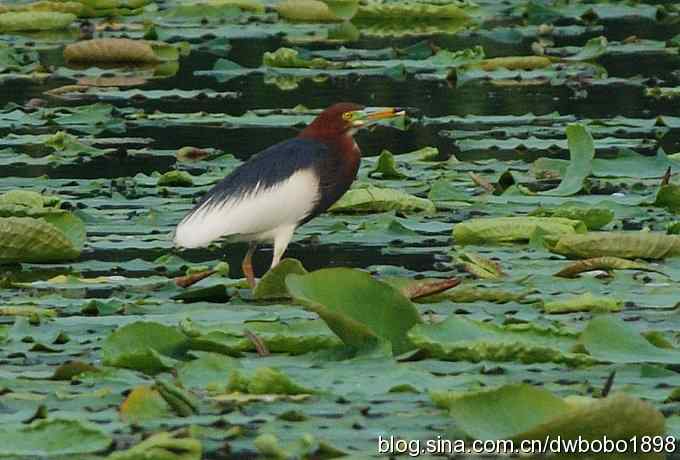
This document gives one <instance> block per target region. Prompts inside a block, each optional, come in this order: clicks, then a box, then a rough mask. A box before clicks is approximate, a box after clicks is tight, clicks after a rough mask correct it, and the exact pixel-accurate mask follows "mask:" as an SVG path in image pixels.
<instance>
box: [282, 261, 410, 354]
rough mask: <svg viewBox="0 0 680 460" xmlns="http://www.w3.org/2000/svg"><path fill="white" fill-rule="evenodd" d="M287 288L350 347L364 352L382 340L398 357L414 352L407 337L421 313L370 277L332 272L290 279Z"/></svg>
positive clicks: (355, 272) (397, 293) (354, 271)
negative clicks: (388, 344) (390, 346)
mask: <svg viewBox="0 0 680 460" xmlns="http://www.w3.org/2000/svg"><path fill="white" fill-rule="evenodd" d="M286 286H287V287H288V292H290V294H291V296H292V297H293V299H294V300H296V301H298V302H301V303H302V304H303V305H305V306H306V307H307V308H309V309H311V310H312V311H314V312H316V313H317V314H318V315H319V316H320V317H321V318H322V319H323V320H324V321H325V322H326V323H327V324H328V327H329V328H330V329H331V330H332V331H333V332H335V333H336V334H337V335H338V337H340V339H341V340H342V341H343V342H344V343H345V344H347V345H350V346H353V347H356V348H363V347H366V346H368V345H371V344H372V343H373V342H376V341H378V340H381V339H382V340H387V341H389V342H390V343H391V345H392V349H393V351H394V353H395V354H400V353H403V352H406V351H409V350H410V349H412V348H413V347H412V345H411V343H410V340H409V339H408V338H407V337H406V333H407V331H408V330H409V329H410V328H411V327H412V326H413V325H414V324H416V323H418V322H420V315H419V314H418V311H417V310H416V309H415V307H414V306H413V304H412V303H411V302H410V301H409V300H408V299H407V298H406V297H404V296H403V295H402V294H401V293H400V292H399V291H397V290H396V289H395V288H393V287H392V286H390V285H388V284H386V283H384V282H382V281H378V280H375V279H373V278H372V277H371V276H370V275H369V274H367V273H363V272H360V271H356V270H350V269H342V268H337V269H332V268H329V269H323V270H318V271H316V272H313V273H310V274H308V275H295V274H293V275H288V277H286Z"/></svg>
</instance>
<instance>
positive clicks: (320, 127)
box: [175, 102, 404, 287]
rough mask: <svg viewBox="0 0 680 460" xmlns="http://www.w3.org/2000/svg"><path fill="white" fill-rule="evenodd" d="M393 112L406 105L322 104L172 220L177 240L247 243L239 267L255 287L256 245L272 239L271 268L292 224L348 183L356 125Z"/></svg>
mask: <svg viewBox="0 0 680 460" xmlns="http://www.w3.org/2000/svg"><path fill="white" fill-rule="evenodd" d="M397 116H404V111H403V110H401V109H397V108H392V107H366V108H364V107H362V106H360V105H357V104H351V103H347V102H343V103H338V104H335V105H333V106H331V107H329V108H327V109H326V110H324V111H323V112H321V114H319V116H317V117H316V119H314V121H312V123H310V125H309V126H307V127H306V128H305V129H304V130H303V131H302V132H301V133H300V134H299V135H298V136H297V137H296V138H294V139H289V140H287V141H283V142H280V143H278V144H276V145H273V146H271V147H269V148H267V149H265V150H263V151H262V152H260V153H258V154H257V155H255V156H254V157H253V158H251V159H250V160H249V161H247V162H246V163H244V164H242V165H241V166H239V167H238V168H236V169H235V170H234V171H233V172H231V174H229V175H228V176H227V177H225V178H224V179H222V180H221V181H220V182H219V183H218V184H217V185H215V186H214V187H213V188H212V189H211V190H210V191H208V193H206V195H205V196H204V197H203V198H202V199H201V200H200V201H199V202H198V203H197V204H196V206H195V207H194V208H193V209H192V210H191V211H190V212H189V214H187V215H186V217H184V219H182V221H181V222H180V223H179V225H178V226H177V229H176V230H175V245H176V246H181V247H185V248H196V247H201V246H207V245H208V244H210V243H211V242H213V241H215V240H218V239H221V238H226V239H227V241H248V242H249V243H250V247H249V248H248V252H247V253H246V255H245V257H244V259H243V263H242V265H241V267H242V269H243V274H244V275H245V277H246V279H247V280H248V284H249V285H250V286H251V287H254V286H255V275H254V273H253V266H252V256H253V253H254V252H255V249H256V247H257V244H258V243H259V242H273V243H274V254H273V256H272V265H271V266H272V268H273V267H275V266H276V265H277V264H278V263H279V261H280V260H281V256H282V255H283V253H284V251H285V250H286V248H287V247H288V243H290V240H291V238H292V237H293V232H294V231H295V229H296V228H297V227H299V226H300V225H302V224H304V223H306V222H308V221H309V220H311V219H313V218H314V217H315V216H317V215H319V214H321V213H322V212H324V211H325V210H327V209H328V208H329V207H330V206H331V205H332V204H333V203H335V202H336V201H337V200H338V199H339V198H340V197H341V196H342V195H343V194H344V193H345V192H346V191H347V190H348V189H349V187H350V185H352V182H353V181H354V179H355V177H356V174H357V171H358V169H359V162H360V160H361V152H360V151H359V146H358V145H357V143H356V142H355V141H354V138H353V135H354V133H355V132H356V130H357V129H359V128H362V127H365V126H369V125H371V124H372V123H375V122H376V121H378V120H382V119H385V118H393V117H397Z"/></svg>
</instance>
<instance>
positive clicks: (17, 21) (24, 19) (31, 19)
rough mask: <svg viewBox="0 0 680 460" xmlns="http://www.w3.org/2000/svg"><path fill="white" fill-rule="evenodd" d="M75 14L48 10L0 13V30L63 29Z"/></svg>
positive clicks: (68, 24) (74, 18)
mask: <svg viewBox="0 0 680 460" xmlns="http://www.w3.org/2000/svg"><path fill="white" fill-rule="evenodd" d="M75 20H76V15H74V14H70V13H58V12H49V11H19V12H8V13H3V14H0V32H5V33H6V32H19V31H21V32H24V31H39V30H59V29H65V28H66V27H68V26H70V25H71V23H72V22H73V21H75Z"/></svg>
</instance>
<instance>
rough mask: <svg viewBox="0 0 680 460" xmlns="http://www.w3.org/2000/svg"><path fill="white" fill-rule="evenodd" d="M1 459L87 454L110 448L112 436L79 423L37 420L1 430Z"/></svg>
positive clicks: (8, 426)
mask: <svg viewBox="0 0 680 460" xmlns="http://www.w3.org/2000/svg"><path fill="white" fill-rule="evenodd" d="M0 441H2V442H1V443H0V455H2V456H3V457H24V458H26V457H47V458H49V457H57V456H71V455H82V454H90V453H94V452H100V451H103V450H105V449H107V448H108V447H109V445H110V444H111V442H112V439H111V437H110V436H109V435H108V434H106V433H104V432H103V431H102V430H101V429H100V428H98V427H97V426H95V425H92V424H90V423H85V422H81V421H78V420H66V419H52V420H37V421H35V422H33V423H31V424H30V425H24V424H18V425H9V424H5V425H3V427H2V428H0Z"/></svg>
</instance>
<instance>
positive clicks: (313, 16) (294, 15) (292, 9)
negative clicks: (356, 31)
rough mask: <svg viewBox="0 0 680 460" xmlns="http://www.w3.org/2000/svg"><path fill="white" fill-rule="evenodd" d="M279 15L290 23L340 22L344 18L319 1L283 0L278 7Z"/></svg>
mask: <svg viewBox="0 0 680 460" xmlns="http://www.w3.org/2000/svg"><path fill="white" fill-rule="evenodd" d="M276 10H277V11H278V12H279V15H280V16H281V17H282V18H284V19H287V20H289V21H299V22H338V21H341V20H342V18H341V17H339V16H338V15H336V14H335V12H333V9H332V8H330V7H329V6H328V5H327V4H326V3H324V2H321V1H317V0H283V1H282V2H281V3H279V4H278V5H277V6H276Z"/></svg>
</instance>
